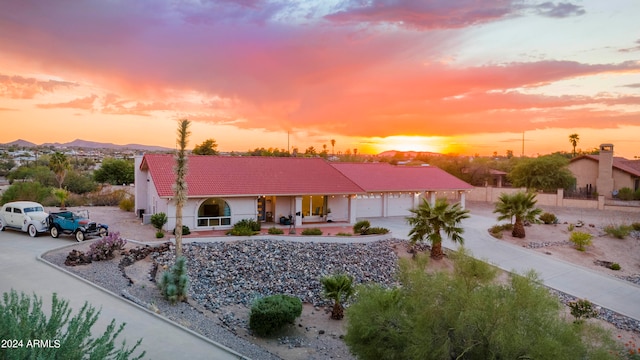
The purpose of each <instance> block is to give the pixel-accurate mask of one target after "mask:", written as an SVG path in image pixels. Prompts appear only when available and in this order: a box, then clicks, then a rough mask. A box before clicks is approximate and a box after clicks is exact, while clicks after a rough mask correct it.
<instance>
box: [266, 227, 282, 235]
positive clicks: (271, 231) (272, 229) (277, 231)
mask: <svg viewBox="0 0 640 360" xmlns="http://www.w3.org/2000/svg"><path fill="white" fill-rule="evenodd" d="M269 234H271V235H282V234H284V230H282V229H278V228H277V227H275V226H273V227H270V228H269Z"/></svg>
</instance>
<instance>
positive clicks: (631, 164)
mask: <svg viewBox="0 0 640 360" xmlns="http://www.w3.org/2000/svg"><path fill="white" fill-rule="evenodd" d="M580 159H590V160H593V161H595V162H599V161H600V155H582V156H578V157H576V158H573V159H571V162H574V161H576V160H580ZM613 167H614V168H616V169H618V170H621V171H624V172H626V173H629V174H631V175H633V176H640V160H628V159H626V158H623V157H620V156H614V157H613Z"/></svg>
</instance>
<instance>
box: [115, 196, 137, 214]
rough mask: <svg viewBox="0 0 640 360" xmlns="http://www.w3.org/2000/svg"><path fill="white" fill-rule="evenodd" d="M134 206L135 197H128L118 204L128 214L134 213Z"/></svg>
mask: <svg viewBox="0 0 640 360" xmlns="http://www.w3.org/2000/svg"><path fill="white" fill-rule="evenodd" d="M134 206H135V202H134V200H133V196H127V197H125V198H124V199H122V200H120V202H119V203H118V207H119V208H120V210H124V211H126V212H132V211H133V207H134Z"/></svg>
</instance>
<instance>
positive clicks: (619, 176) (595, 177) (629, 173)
mask: <svg viewBox="0 0 640 360" xmlns="http://www.w3.org/2000/svg"><path fill="white" fill-rule="evenodd" d="M568 168H569V170H570V171H571V173H573V176H575V178H576V187H577V189H578V190H579V191H580V192H586V193H594V192H597V193H598V194H600V195H604V196H605V197H606V198H611V197H613V196H614V195H615V194H616V193H617V191H618V190H620V189H622V188H624V187H628V188H631V189H633V190H634V191H635V190H638V189H640V160H628V159H625V158H623V157H618V156H613V145H612V144H602V145H600V154H599V155H582V156H578V157H576V158H573V159H571V161H570V162H569V166H568Z"/></svg>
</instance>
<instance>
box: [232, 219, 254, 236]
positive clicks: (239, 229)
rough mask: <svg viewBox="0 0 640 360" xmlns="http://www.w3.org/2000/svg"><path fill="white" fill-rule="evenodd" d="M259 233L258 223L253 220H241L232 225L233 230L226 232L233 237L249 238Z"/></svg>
mask: <svg viewBox="0 0 640 360" xmlns="http://www.w3.org/2000/svg"><path fill="white" fill-rule="evenodd" d="M258 232H260V222H258V221H257V220H254V219H242V220H240V221H238V222H237V223H235V224H233V229H231V230H229V231H228V232H227V235H233V236H251V235H255V234H256V233H258Z"/></svg>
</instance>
